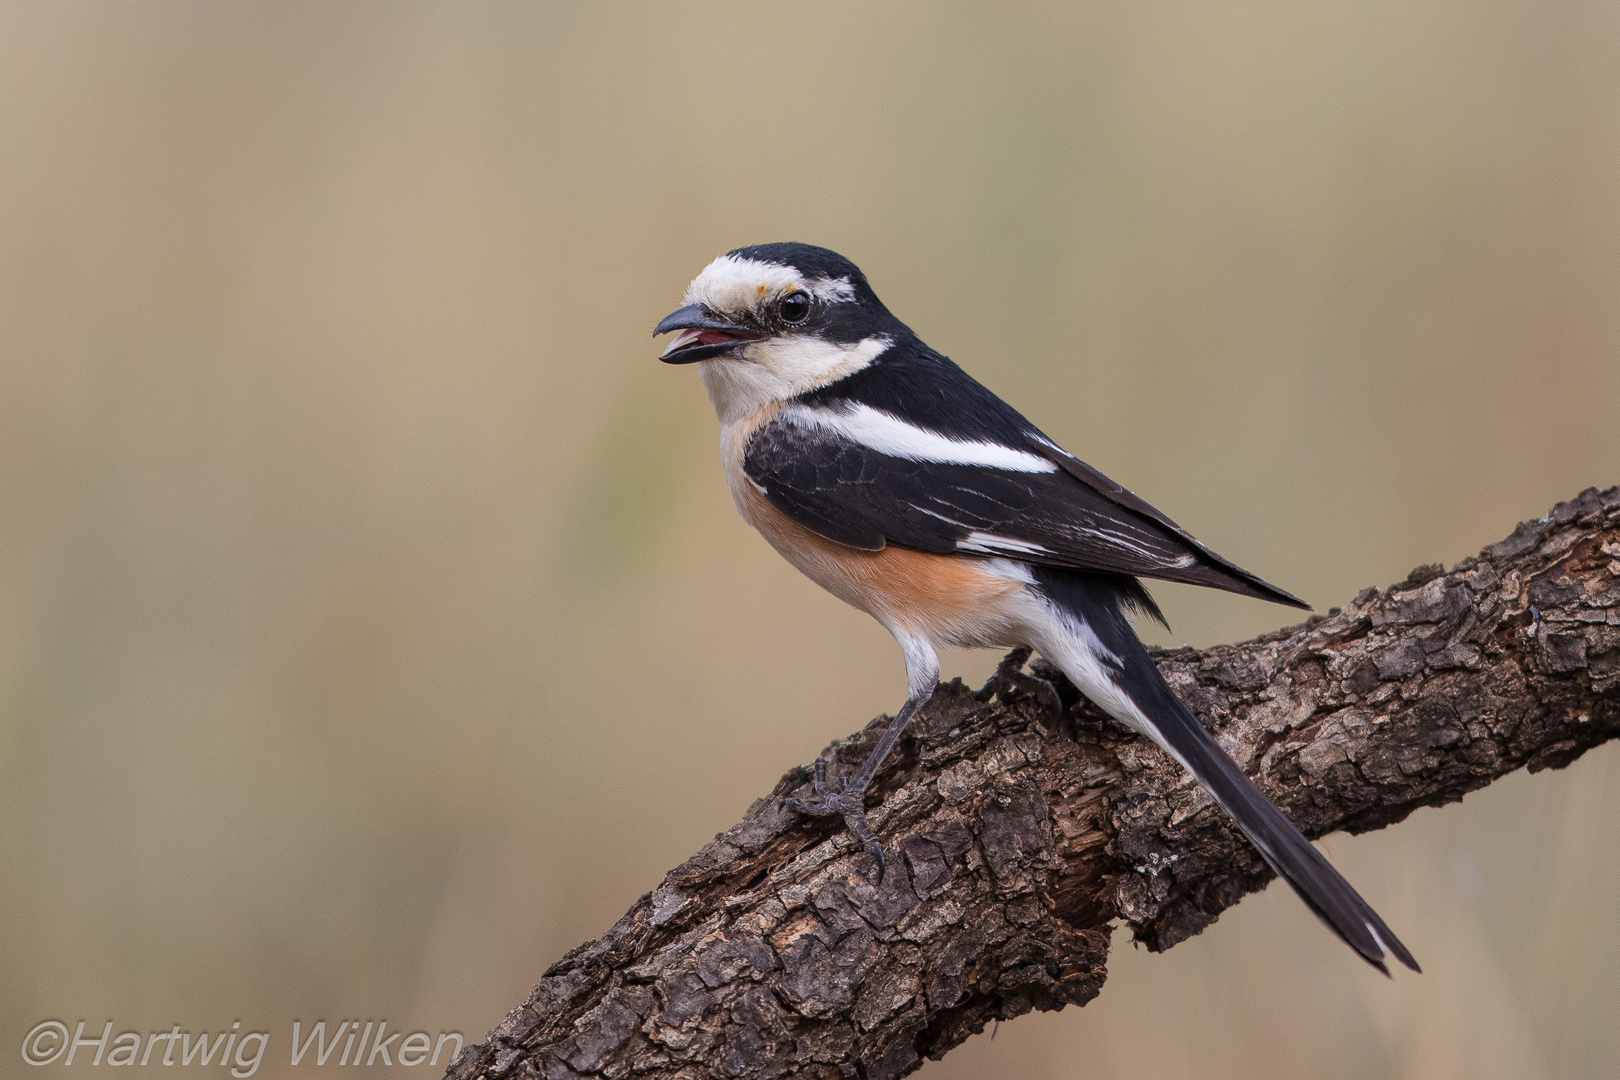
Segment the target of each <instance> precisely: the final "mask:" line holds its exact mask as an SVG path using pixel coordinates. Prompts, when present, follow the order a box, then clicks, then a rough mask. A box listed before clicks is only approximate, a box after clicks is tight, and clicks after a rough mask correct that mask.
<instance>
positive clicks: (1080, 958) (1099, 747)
mask: <svg viewBox="0 0 1620 1080" xmlns="http://www.w3.org/2000/svg"><path fill="white" fill-rule="evenodd" d="M1027 659H1028V653H1027V652H1025V651H1018V652H1014V653H1012V654H1011V655H1009V656H1008V657H1007V659H1006V661H1004V662H1003V664H1002V665H1001V667H1000V669H999V670H998V671H997V673H996V675H995V677H993V678H992V679H991V680H990V682H989V683H987V684H986V685H985V686H984V687H983V688H982V689H980V690H978V691H974V690H971V689H969V688H967V687H965V686H963V685H962V684H961V683H960V681H955V682H952V683H949V684H947V685H945V686H942V687H940V689H939V691H938V693H937V694H936V695H935V696H934V699H933V700H932V701H931V702H930V703H929V705H928V707H927V708H926V710H925V711H924V713H923V715H921V716H920V717H919V718H918V719H917V720H916V721H914V722H913V725H912V728H911V731H910V732H909V733H908V734H907V735H906V737H905V738H904V739H903V740H902V742H901V743H900V746H899V748H898V749H897V750H896V752H895V755H894V757H893V758H892V759H891V760H890V762H889V763H888V764H887V766H886V767H885V768H884V769H883V771H882V772H881V773H880V774H879V777H878V783H877V785H876V788H877V790H876V792H875V793H874V798H873V799H872V800H871V802H872V803H873V804H874V808H873V810H872V811H871V823H872V825H873V827H874V828H875V829H876V830H877V832H878V834H879V836H880V837H881V838H882V840H883V842H884V845H885V847H886V849H887V851H888V853H889V872H888V874H887V876H886V878H885V880H884V881H883V883H882V884H881V885H879V884H876V883H874V882H873V880H872V876H873V869H874V866H873V861H872V859H871V858H870V857H869V856H867V855H865V854H864V853H862V852H861V851H860V849H859V847H858V846H857V845H856V844H855V843H854V841H853V840H852V838H851V837H850V836H849V835H848V834H847V833H846V832H845V831H844V829H843V825H842V822H839V821H836V819H835V820H834V821H827V820H813V821H812V820H803V819H800V818H798V817H796V816H795V815H793V814H791V813H787V812H784V811H783V810H781V809H780V806H779V803H780V800H781V798H782V796H785V795H791V794H795V793H798V794H800V795H804V794H808V791H807V787H808V779H809V771H808V769H807V768H805V767H799V768H795V769H794V770H793V771H791V772H789V773H788V774H787V775H786V776H785V777H783V778H782V780H781V782H780V783H778V784H777V785H776V790H775V791H773V792H772V793H771V794H770V795H769V796H767V797H766V798H763V799H760V800H759V801H757V802H756V803H755V804H754V805H753V806H752V807H751V808H750V810H749V811H748V814H747V816H746V817H745V818H744V819H743V820H742V822H740V823H739V824H738V825H736V826H735V827H733V828H732V829H730V830H729V831H727V832H725V833H722V834H720V835H719V836H717V837H715V839H714V840H713V841H712V842H711V843H710V844H708V845H707V846H706V847H704V848H703V850H702V851H699V852H698V853H697V854H696V855H694V856H692V858H690V859H688V860H687V861H686V862H685V863H683V864H682V865H680V866H678V867H676V868H675V869H674V870H671V871H670V872H669V873H668V874H667V875H666V876H665V878H664V881H663V883H662V884H661V885H660V886H659V887H658V888H657V889H655V890H654V891H653V892H651V893H649V894H647V895H646V896H644V897H642V898H641V899H640V900H639V901H638V902H637V903H636V905H635V906H634V907H633V908H632V909H631V910H630V911H629V912H628V913H627V914H626V915H625V916H624V917H623V918H622V919H620V920H619V921H618V923H617V924H616V925H615V926H614V927H613V928H612V929H611V930H609V931H608V932H607V933H606V934H605V935H604V936H603V937H602V938H600V939H599V940H597V941H592V942H588V943H586V944H584V945H581V946H580V947H579V948H577V949H575V950H573V951H572V952H570V953H569V954H568V955H567V956H565V957H563V959H562V960H560V961H558V962H557V963H556V964H554V965H553V966H552V967H551V969H550V970H548V971H547V972H546V974H545V976H544V977H543V978H542V979H541V981H540V984H539V985H538V986H537V987H535V989H534V992H533V993H532V994H531V995H530V997H529V999H528V1000H527V1001H526V1002H524V1003H523V1004H522V1005H521V1006H519V1007H518V1008H517V1009H516V1010H515V1011H513V1012H512V1013H511V1015H509V1016H508V1017H507V1018H506V1020H505V1021H504V1022H503V1023H502V1024H501V1025H500V1026H499V1027H497V1028H496V1029H495V1030H494V1031H492V1032H491V1033H490V1036H489V1038H488V1040H487V1041H486V1042H484V1043H481V1044H477V1045H474V1046H469V1047H468V1048H467V1049H466V1050H465V1051H463V1052H462V1054H461V1055H460V1056H459V1057H458V1058H457V1059H456V1061H455V1063H454V1064H453V1065H452V1066H451V1069H450V1072H449V1076H450V1077H453V1078H456V1080H471V1078H473V1077H504V1078H511V1080H519V1078H524V1080H527V1078H531V1077H546V1078H550V1080H562V1078H572V1077H578V1076H589V1077H597V1076H600V1077H609V1078H613V1077H621V1076H628V1075H630V1074H636V1075H640V1076H657V1077H711V1076H714V1077H719V1076H724V1077H778V1076H785V1075H789V1074H793V1075H801V1076H812V1077H851V1076H862V1077H869V1078H880V1077H882V1078H886V1077H897V1076H902V1075H904V1074H905V1073H908V1072H910V1071H912V1070H913V1069H915V1068H917V1067H918V1066H919V1065H920V1064H921V1060H922V1059H923V1058H925V1057H935V1058H937V1057H940V1056H942V1055H944V1054H945V1053H946V1052H947V1051H949V1050H950V1049H951V1048H952V1047H954V1046H956V1045H958V1044H959V1043H961V1042H962V1041H963V1040H965V1039H967V1038H968V1037H969V1036H971V1035H973V1034H974V1033H976V1032H978V1031H980V1030H982V1029H983V1028H984V1026H985V1025H986V1024H987V1023H989V1022H990V1021H993V1020H1004V1019H1009V1018H1011V1017H1014V1016H1018V1015H1019V1014H1021V1013H1025V1012H1028V1011H1029V1010H1031V1009H1043V1010H1050V1009H1060V1008H1062V1007H1063V1006H1065V1005H1082V1004H1084V1003H1086V1002H1087V1001H1090V1000H1091V999H1092V998H1093V997H1095V996H1096V995H1097V993H1098V991H1099V990H1100V989H1101V988H1102V983H1103V979H1104V976H1105V974H1106V970H1105V967H1104V961H1105V960H1106V959H1107V955H1108V944H1109V934H1110V927H1111V924H1112V923H1113V922H1114V921H1116V920H1120V921H1123V922H1124V923H1126V924H1128V925H1129V926H1130V927H1131V929H1132V930H1133V931H1134V933H1135V936H1136V938H1137V939H1138V940H1140V941H1142V942H1144V943H1145V944H1146V945H1147V946H1148V947H1149V948H1150V949H1154V950H1160V949H1167V948H1169V947H1170V946H1172V945H1174V944H1176V943H1177V942H1178V941H1181V940H1183V939H1185V938H1187V937H1189V936H1191V935H1193V934H1196V933H1198V932H1199V931H1200V930H1202V929H1203V928H1204V927H1206V926H1208V925H1209V924H1210V923H1211V922H1213V921H1214V920H1215V918H1216V916H1217V915H1219V914H1220V912H1221V911H1222V910H1223V909H1225V908H1226V907H1228V906H1230V905H1231V904H1233V903H1235V902H1236V901H1237V900H1238V899H1239V898H1241V897H1242V896H1243V895H1244V894H1245V893H1248V892H1251V891H1253V890H1255V889H1258V888H1260V887H1262V886H1263V885H1265V883H1266V882H1267V881H1268V880H1269V879H1270V877H1271V873H1270V871H1269V870H1267V868H1266V867H1265V865H1264V863H1262V862H1261V860H1260V858H1259V856H1258V854H1256V852H1255V851H1254V849H1253V848H1252V847H1250V846H1249V844H1248V843H1247V841H1245V840H1244V839H1243V837H1242V836H1241V835H1240V834H1239V833H1238V832H1237V830H1236V829H1235V828H1234V827H1232V826H1231V825H1230V824H1229V823H1228V821H1227V819H1226V817H1225V815H1223V814H1222V813H1221V812H1220V810H1219V809H1218V808H1216V807H1215V806H1214V805H1213V804H1212V803H1211V801H1210V800H1209V798H1208V796H1206V795H1205V794H1204V793H1203V792H1202V791H1201V790H1200V789H1199V788H1198V787H1197V785H1196V784H1194V783H1193V782H1192V780H1191V779H1190V778H1189V777H1188V776H1187V775H1186V774H1185V773H1184V772H1183V771H1182V770H1181V769H1180V768H1179V767H1177V766H1176V765H1175V764H1174V763H1173V762H1171V761H1170V760H1169V759H1168V758H1167V757H1166V756H1165V755H1164V754H1163V753H1161V752H1160V751H1159V750H1158V749H1157V748H1156V747H1154V746H1153V745H1152V744H1151V743H1149V742H1147V741H1146V740H1144V739H1140V738H1137V737H1135V736H1134V735H1131V734H1130V733H1128V732H1126V731H1124V730H1123V729H1121V728H1119V727H1117V726H1115V725H1113V724H1112V723H1111V722H1108V721H1107V720H1105V719H1104V718H1103V717H1102V716H1101V714H1099V713H1098V712H1097V711H1096V710H1095V709H1094V708H1092V707H1091V706H1090V705H1089V704H1088V703H1087V702H1085V701H1083V700H1082V699H1081V698H1080V697H1079V695H1078V694H1077V693H1076V692H1075V691H1074V689H1073V687H1072V686H1069V685H1068V684H1067V682H1065V681H1064V680H1063V679H1062V677H1061V676H1060V675H1058V674H1057V673H1056V672H1055V671H1054V670H1052V669H1050V668H1047V667H1045V666H1044V665H1043V664H1042V663H1041V662H1040V661H1036V663H1035V664H1034V666H1033V668H1032V674H1025V673H1024V672H1023V670H1022V669H1023V666H1024V662H1025V661H1026V660H1027ZM1157 659H1158V662H1159V664H1160V667H1161V668H1162V669H1163V671H1164V673H1165V675H1166V677H1167V678H1168V679H1169V680H1170V684H1171V685H1172V686H1173V687H1174V688H1175V689H1176V691H1177V693H1179V694H1180V695H1181V696H1182V698H1183V699H1184V700H1186V701H1187V702H1188V703H1189V704H1190V705H1191V706H1192V708H1193V710H1194V711H1195V712H1196V713H1197V714H1198V715H1199V717H1200V719H1202V720H1203V721H1204V722H1205V723H1206V724H1207V725H1209V727H1210V728H1211V729H1212V730H1214V731H1215V732H1216V735H1217V738H1218V739H1219V740H1220V742H1221V744H1222V746H1223V747H1224V748H1225V749H1226V750H1227V752H1228V753H1230V754H1231V755H1232V757H1233V758H1234V759H1235V760H1236V761H1237V762H1238V763H1239V764H1241V765H1243V766H1244V767H1245V768H1246V769H1247V770H1248V771H1249V772H1250V774H1251V775H1253V776H1255V777H1256V778H1257V779H1258V781H1259V783H1260V785H1261V787H1262V788H1264V789H1265V791H1266V793H1267V794H1268V795H1270V796H1271V798H1272V799H1273V800H1275V801H1276V802H1277V804H1278V805H1279V806H1281V807H1282V808H1283V809H1284V810H1285V811H1286V812H1287V813H1288V815H1289V816H1290V817H1291V818H1292V819H1293V820H1294V821H1295V822H1296V823H1298V824H1299V826H1300V827H1301V828H1302V829H1303V830H1304V831H1305V833H1306V834H1307V835H1309V836H1312V837H1316V836H1320V835H1322V834H1324V833H1328V832H1332V831H1334V830H1337V829H1344V830H1348V831H1350V832H1353V833H1358V832H1364V831H1366V830H1369V829H1377V828H1381V827H1383V826H1385V825H1389V824H1391V823H1393V822H1396V821H1400V820H1401V819H1402V818H1404V817H1406V815H1408V814H1410V813H1411V812H1412V811H1413V810H1415V809H1416V808H1418V807H1420V806H1436V805H1440V804H1442V803H1447V802H1452V801H1454V800H1457V799H1460V798H1461V797H1462V796H1463V795H1464V794H1465V793H1467V792H1469V791H1473V790H1475V789H1477V788H1480V787H1483V786H1484V785H1486V784H1488V783H1490V782H1491V781H1492V780H1494V779H1495V778H1497V777H1499V776H1502V775H1505V774H1507V773H1509V772H1512V771H1514V770H1516V769H1518V768H1520V767H1521V766H1527V767H1528V768H1529V769H1530V770H1531V771H1532V772H1534V771H1537V770H1540V769H1545V768H1558V767H1561V766H1564V765H1567V764H1568V763H1569V762H1571V761H1573V760H1575V759H1576V758H1577V757H1579V756H1580V755H1581V754H1582V753H1583V752H1585V751H1586V750H1587V749H1588V748H1590V747H1592V746H1595V745H1597V744H1598V743H1600V742H1603V741H1605V740H1607V739H1611V738H1613V737H1615V735H1616V734H1617V733H1620V487H1616V488H1610V489H1609V490H1607V491H1603V492H1599V491H1597V490H1595V489H1594V490H1588V491H1586V492H1583V493H1582V494H1581V495H1580V496H1579V497H1578V498H1576V499H1574V500H1572V501H1570V502H1567V503H1562V504H1560V505H1559V506H1557V507H1554V508H1553V510H1552V511H1551V512H1550V513H1549V514H1548V515H1547V516H1545V517H1543V518H1540V519H1538V520H1535V521H1528V522H1525V523H1524V524H1522V525H1520V526H1519V527H1518V529H1516V530H1515V531H1514V533H1513V535H1512V536H1510V537H1508V538H1507V539H1506V540H1503V541H1502V542H1501V543H1499V544H1495V545H1493V546H1491V547H1489V548H1486V549H1485V550H1484V551H1482V552H1481V553H1480V554H1479V555H1477V556H1475V557H1473V558H1470V559H1465V560H1463V561H1462V562H1461V563H1459V564H1457V565H1456V566H1455V567H1453V568H1452V569H1451V570H1450V571H1449V572H1448V571H1446V570H1444V569H1443V568H1442V567H1441V566H1439V565H1433V566H1423V567H1419V568H1418V569H1417V570H1414V571H1413V572H1412V573H1411V575H1410V576H1408V577H1407V579H1406V580H1405V581H1402V582H1400V583H1399V584H1397V585H1395V586H1393V587H1391V588H1390V589H1388V590H1384V591H1380V590H1378V589H1366V590H1364V591H1363V592H1362V593H1361V594H1360V595H1358V596H1357V597H1356V598H1355V600H1354V601H1353V602H1352V603H1351V604H1350V605H1349V606H1347V607H1345V608H1343V609H1342V610H1341V609H1337V608H1335V609H1334V610H1332V611H1331V612H1329V613H1328V615H1326V616H1318V617H1313V618H1312V619H1310V620H1309V621H1308V622H1305V623H1303V624H1301V625H1298V626H1293V627H1289V628H1287V629H1283V630H1279V631H1277V632H1275V633H1272V634H1268V635H1266V636H1264V637H1261V638H1258V639H1256V640H1254V641H1250V642H1245V643H1243V644H1240V645H1226V646H1219V647H1216V648H1211V649H1202V650H1195V649H1178V650H1174V651H1165V652H1160V653H1158V654H1157ZM1054 690H1055V691H1056V694H1057V696H1058V698H1060V699H1061V702H1062V705H1063V710H1062V712H1061V714H1060V713H1059V711H1058V710H1057V709H1056V708H1055V705H1056V702H1055V701H1054V695H1053V691H1054ZM885 721H886V718H881V717H880V718H879V719H878V720H875V721H873V723H872V724H871V725H869V726H868V727H867V728H866V729H865V730H864V731H862V732H861V733H859V734H857V735H855V736H853V737H851V738H850V739H848V740H845V741H844V742H841V743H839V744H835V750H836V753H837V757H838V763H839V766H840V767H841V768H842V769H844V770H851V769H853V768H854V767H855V766H856V765H857V764H858V763H859V762H860V761H861V759H862V758H863V757H864V756H865V755H866V752H867V748H868V747H869V746H870V745H871V744H872V743H873V741H875V739H876V738H877V736H878V734H879V733H880V732H881V730H882V725H883V723H884V722H885ZM1323 932H1324V933H1326V932H1327V931H1325V930H1324V931H1323Z"/></svg>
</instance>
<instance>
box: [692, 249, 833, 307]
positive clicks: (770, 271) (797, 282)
mask: <svg viewBox="0 0 1620 1080" xmlns="http://www.w3.org/2000/svg"><path fill="white" fill-rule="evenodd" d="M795 289H803V290H804V291H805V292H807V293H809V294H810V295H811V296H814V297H815V298H816V299H817V300H820V301H821V302H822V303H826V304H841V303H844V302H846V301H849V300H853V299H855V287H854V286H853V285H851V284H850V283H849V278H847V277H841V278H807V277H805V276H804V275H803V274H801V273H799V272H798V271H797V270H795V269H793V267H791V266H783V265H782V264H781V263H773V262H764V261H762V260H760V259H742V258H738V257H737V256H735V255H722V256H720V257H719V258H718V259H716V260H714V262H712V263H710V264H709V265H708V266H705V267H704V268H703V270H702V272H701V273H699V274H698V276H697V277H695V278H693V279H692V284H690V285H688V286H687V287H686V300H685V303H688V304H702V305H703V306H704V307H706V308H708V309H709V310H710V311H724V312H732V313H739V312H745V311H755V310H757V309H758V308H759V306H760V304H761V303H762V302H763V301H766V300H774V299H775V298H776V297H778V296H781V295H783V294H784V293H789V292H792V291H793V290H795Z"/></svg>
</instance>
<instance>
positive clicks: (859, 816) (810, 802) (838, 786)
mask: <svg viewBox="0 0 1620 1080" xmlns="http://www.w3.org/2000/svg"><path fill="white" fill-rule="evenodd" d="M810 786H811V788H812V790H813V791H814V792H815V794H813V795H811V796H810V797H809V798H808V799H796V798H792V797H789V798H786V799H783V800H782V805H783V806H785V807H787V808H788V809H789V810H793V811H795V812H797V813H800V814H805V815H808V816H810V817H833V816H834V815H837V816H839V817H842V818H843V819H844V827H845V828H847V829H848V830H849V831H850V832H852V833H854V834H855V838H856V839H857V840H859V841H860V842H861V847H862V848H863V849H865V850H866V851H867V852H868V853H869V854H871V855H872V856H873V857H874V858H875V859H877V866H878V881H879V882H882V880H883V870H884V866H885V862H884V858H883V845H882V843H880V842H879V841H878V838H877V836H876V835H875V834H873V832H872V827H871V826H870V825H868V824H867V823H866V785H865V784H862V785H860V787H858V788H856V787H850V788H846V787H845V786H844V782H843V779H842V778H840V779H838V780H836V781H834V782H833V784H828V783H827V759H826V758H825V757H822V758H817V759H816V773H815V777H814V778H813V779H812V780H811V784H810Z"/></svg>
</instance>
